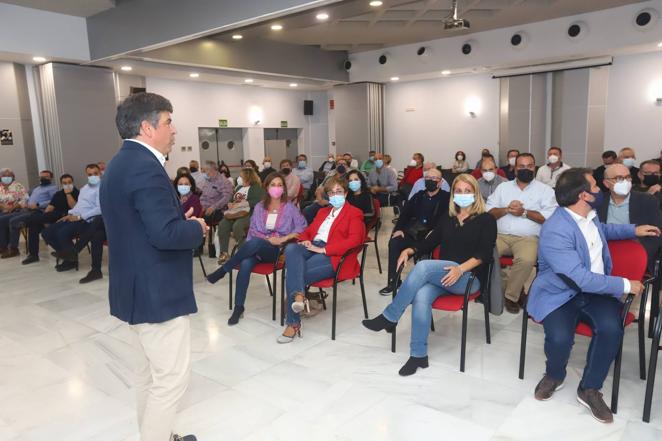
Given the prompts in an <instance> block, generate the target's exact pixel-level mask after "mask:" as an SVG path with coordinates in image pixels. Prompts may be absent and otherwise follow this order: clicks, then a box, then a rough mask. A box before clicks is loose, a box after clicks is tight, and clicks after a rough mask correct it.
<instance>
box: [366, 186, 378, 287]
mask: <svg viewBox="0 0 662 441" xmlns="http://www.w3.org/2000/svg"><path fill="white" fill-rule="evenodd" d="M372 202H373V207H374V209H375V215H374V216H373V218H372V220H371V221H370V223H369V224H368V225H366V238H365V243H366V245H367V244H371V243H372V244H375V254H376V255H377V268H379V274H381V273H382V261H381V259H380V258H379V246H378V245H377V240H378V239H379V229H380V228H381V227H382V207H381V205H380V203H379V200H378V199H377V198H372ZM370 231H374V235H373V236H370Z"/></svg>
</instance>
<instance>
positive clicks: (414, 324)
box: [384, 260, 480, 357]
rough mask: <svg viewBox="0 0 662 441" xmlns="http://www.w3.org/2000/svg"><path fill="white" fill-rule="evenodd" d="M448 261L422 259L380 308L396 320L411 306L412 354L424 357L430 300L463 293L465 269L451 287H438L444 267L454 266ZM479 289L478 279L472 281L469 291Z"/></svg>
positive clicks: (444, 274) (430, 311) (430, 306)
mask: <svg viewBox="0 0 662 441" xmlns="http://www.w3.org/2000/svg"><path fill="white" fill-rule="evenodd" d="M457 265H458V264H457V263H455V262H451V261H448V260H422V261H420V262H418V263H417V264H416V266H415V267H414V269H413V270H412V271H411V272H410V273H409V275H408V276H407V278H406V279H405V281H404V282H403V283H402V286H401V287H400V289H399V290H398V294H397V295H396V296H395V299H393V302H391V304H390V305H388V306H387V307H386V309H385V310H384V317H386V319H387V320H388V321H391V322H394V323H397V322H398V321H399V320H400V317H402V314H404V313H405V310H406V309H407V306H409V305H410V304H411V305H412V307H411V343H410V354H411V356H412V357H425V356H426V355H427V354H428V335H429V333H430V322H431V321H432V303H433V302H434V301H435V300H436V299H437V297H439V296H443V295H447V294H455V295H464V291H465V290H466V289H467V283H468V282H469V279H470V278H471V273H470V272H466V273H464V274H462V277H460V278H459V279H458V281H457V282H455V283H454V284H453V285H451V286H442V284H441V279H443V278H444V276H446V274H447V273H448V271H447V270H445V269H444V268H445V267H447V266H457ZM479 288H480V282H479V281H478V279H476V280H474V282H473V284H472V286H471V291H473V292H476V291H478V289H479Z"/></svg>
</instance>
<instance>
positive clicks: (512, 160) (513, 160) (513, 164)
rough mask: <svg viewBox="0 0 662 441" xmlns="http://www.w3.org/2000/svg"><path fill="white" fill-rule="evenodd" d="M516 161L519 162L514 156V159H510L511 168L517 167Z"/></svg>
mask: <svg viewBox="0 0 662 441" xmlns="http://www.w3.org/2000/svg"><path fill="white" fill-rule="evenodd" d="M515 161H517V157H516V156H513V157H512V158H508V164H510V166H511V167H515Z"/></svg>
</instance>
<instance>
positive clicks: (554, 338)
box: [542, 293, 623, 390]
mask: <svg viewBox="0 0 662 441" xmlns="http://www.w3.org/2000/svg"><path fill="white" fill-rule="evenodd" d="M622 310H623V304H622V303H621V302H619V301H618V300H617V299H616V298H614V297H612V296H607V295H599V294H586V293H580V294H578V295H576V296H575V297H573V298H572V299H571V300H570V301H569V302H568V303H566V304H564V305H563V306H561V307H560V308H558V309H556V310H555V311H552V312H551V313H549V315H548V316H547V317H545V319H544V320H543V322H542V325H543V327H544V328H545V356H546V357H547V365H546V373H547V375H549V376H550V377H552V378H554V379H555V380H563V379H565V375H566V370H565V369H566V366H567V364H568V359H569V358H570V351H571V350H572V345H573V344H574V342H575V328H576V327H577V323H578V322H579V321H580V320H581V321H583V322H586V323H587V324H588V325H589V326H590V327H591V329H592V330H593V338H591V344H590V345H589V347H588V353H587V354H586V366H585V367H584V374H583V375H582V381H581V382H580V383H579V386H580V387H581V388H582V389H598V390H599V389H602V383H604V381H605V378H607V374H608V373H609V366H611V363H612V362H613V361H614V359H616V355H617V354H618V350H619V348H620V347H621V342H622V340H623V324H622V322H621V312H622Z"/></svg>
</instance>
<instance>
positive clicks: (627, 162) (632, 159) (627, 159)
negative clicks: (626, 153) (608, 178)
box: [623, 158, 635, 168]
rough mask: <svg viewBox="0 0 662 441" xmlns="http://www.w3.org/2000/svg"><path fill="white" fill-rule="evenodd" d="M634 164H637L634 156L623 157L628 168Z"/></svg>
mask: <svg viewBox="0 0 662 441" xmlns="http://www.w3.org/2000/svg"><path fill="white" fill-rule="evenodd" d="M634 164H635V160H634V158H625V159H623V165H624V166H626V167H627V168H632V167H634Z"/></svg>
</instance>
